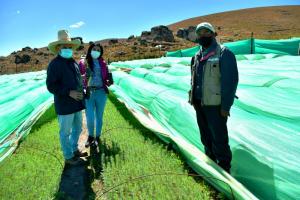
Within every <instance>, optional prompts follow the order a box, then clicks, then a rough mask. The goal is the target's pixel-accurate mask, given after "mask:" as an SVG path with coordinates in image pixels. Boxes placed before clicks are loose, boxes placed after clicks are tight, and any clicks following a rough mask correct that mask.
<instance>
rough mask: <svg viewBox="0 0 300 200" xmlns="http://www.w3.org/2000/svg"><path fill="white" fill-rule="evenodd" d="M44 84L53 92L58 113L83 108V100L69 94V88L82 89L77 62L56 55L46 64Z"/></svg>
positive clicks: (76, 110) (68, 112) (63, 113)
mask: <svg viewBox="0 0 300 200" xmlns="http://www.w3.org/2000/svg"><path fill="white" fill-rule="evenodd" d="M46 84H47V88H48V90H49V92H51V93H52V94H54V106H55V111H56V113H57V114H58V115H68V114H72V113H75V112H78V111H81V110H83V109H84V108H85V106H84V101H83V100H82V101H76V100H75V99H73V98H71V97H70V96H69V93H70V91H71V90H77V91H82V80H81V75H80V71H79V68H78V64H77V63H76V61H75V60H74V59H73V58H71V59H65V58H63V57H61V56H60V55H58V56H57V57H56V58H54V59H53V60H52V61H51V62H50V63H49V65H48V69H47V79H46Z"/></svg>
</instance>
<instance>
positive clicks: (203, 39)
mask: <svg viewBox="0 0 300 200" xmlns="http://www.w3.org/2000/svg"><path fill="white" fill-rule="evenodd" d="M198 41H199V44H200V45H201V46H203V47H204V48H207V47H209V46H210V45H211V43H212V41H213V37H211V36H210V37H200V38H199V39H198Z"/></svg>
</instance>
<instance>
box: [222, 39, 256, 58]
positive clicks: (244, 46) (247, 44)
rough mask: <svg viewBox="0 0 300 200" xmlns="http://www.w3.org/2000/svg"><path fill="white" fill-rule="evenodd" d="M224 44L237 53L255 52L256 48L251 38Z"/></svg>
mask: <svg viewBox="0 0 300 200" xmlns="http://www.w3.org/2000/svg"><path fill="white" fill-rule="evenodd" d="M223 45H224V46H226V47H228V48H229V49H230V50H231V51H232V52H233V53H234V54H235V55H239V54H251V53H252V52H254V50H253V49H252V48H251V45H252V41H251V39H248V40H240V41H236V42H226V43H224V44H223Z"/></svg>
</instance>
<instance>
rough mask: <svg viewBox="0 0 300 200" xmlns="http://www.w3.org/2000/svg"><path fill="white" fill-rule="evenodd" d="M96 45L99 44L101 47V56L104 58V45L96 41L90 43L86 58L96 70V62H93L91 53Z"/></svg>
mask: <svg viewBox="0 0 300 200" xmlns="http://www.w3.org/2000/svg"><path fill="white" fill-rule="evenodd" d="M95 46H98V47H100V56H99V58H102V55H103V47H102V46H101V44H99V43H98V44H95V43H90V46H89V48H88V51H87V54H86V59H87V63H88V67H89V68H90V69H91V70H92V71H94V62H93V58H92V55H91V52H92V49H93V48H94V47H95Z"/></svg>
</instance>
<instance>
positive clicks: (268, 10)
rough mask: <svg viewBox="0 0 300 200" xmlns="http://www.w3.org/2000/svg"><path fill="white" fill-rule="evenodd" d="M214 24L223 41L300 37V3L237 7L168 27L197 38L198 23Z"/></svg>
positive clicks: (176, 32) (177, 32)
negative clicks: (250, 38)
mask: <svg viewBox="0 0 300 200" xmlns="http://www.w3.org/2000/svg"><path fill="white" fill-rule="evenodd" d="M203 21H208V22H210V23H212V24H213V25H214V26H215V28H216V30H217V32H218V35H219V38H220V40H221V42H227V41H235V40H240V39H246V38H249V37H251V33H252V32H253V34H254V38H260V39H283V38H290V37H300V23H299V22H300V6H274V7H262V8H251V9H243V10H236V11H230V12H223V13H217V14H212V15H206V16H201V17H195V18H191V19H187V20H183V21H180V22H177V23H174V24H171V25H169V26H168V27H169V28H170V29H171V30H172V31H173V32H174V33H175V34H176V35H177V36H179V37H182V38H186V39H189V40H193V39H194V35H193V31H194V30H195V26H196V25H197V24H199V23H201V22H203Z"/></svg>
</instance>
